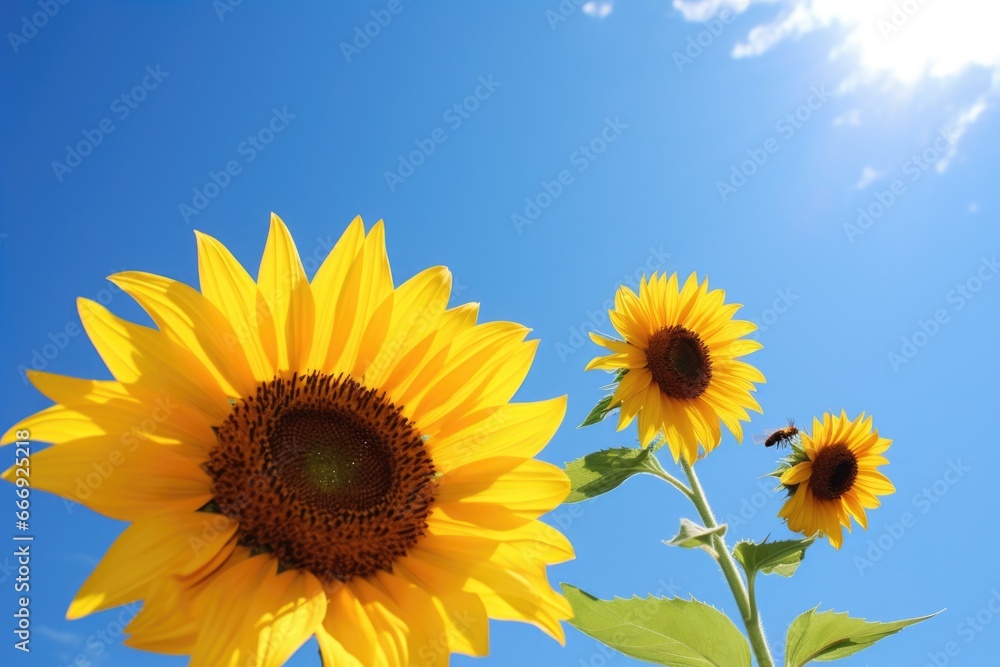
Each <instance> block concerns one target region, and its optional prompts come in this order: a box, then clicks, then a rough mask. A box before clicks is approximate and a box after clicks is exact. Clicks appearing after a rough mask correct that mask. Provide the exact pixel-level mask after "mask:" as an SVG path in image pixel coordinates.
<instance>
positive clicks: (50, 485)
mask: <svg viewBox="0 0 1000 667" xmlns="http://www.w3.org/2000/svg"><path fill="white" fill-rule="evenodd" d="M197 240H198V268H199V274H200V282H201V290H200V292H199V291H198V290H195V289H193V288H191V287H188V286H187V285H185V284H182V283H179V282H175V281H173V280H170V279H167V278H162V277H159V276H155V275H151V274H146V273H139V272H126V273H120V274H116V275H114V276H112V277H111V280H112V281H113V282H114V283H115V284H116V285H118V286H119V287H121V289H122V290H124V291H125V292H126V293H128V294H129V295H131V296H132V297H133V298H135V300H136V301H137V302H138V303H139V304H140V305H141V306H142V307H143V308H144V309H145V310H146V311H147V312H148V313H149V315H150V316H151V318H152V320H153V321H154V322H155V324H156V328H155V329H154V328H147V327H144V326H139V325H137V324H133V323H131V322H127V321H124V320H121V319H119V318H117V317H116V316H114V315H112V314H111V313H110V312H109V311H108V310H106V309H105V308H103V307H102V306H100V305H98V304H96V303H94V302H91V301H87V300H80V302H79V308H80V315H81V318H82V320H83V323H84V327H85V328H86V331H87V333H88V335H89V337H90V339H91V341H93V344H94V346H95V347H96V348H97V351H98V352H99V353H100V355H101V357H102V358H103V360H104V362H105V363H106V364H107V366H108V369H109V370H110V371H111V373H112V375H113V376H114V378H115V379H114V380H113V381H103V380H84V379H75V378H69V377H63V376H59V375H53V374H49V373H32V374H31V379H32V382H33V383H34V384H35V386H36V387H37V388H38V389H39V390H40V391H41V392H42V393H43V394H45V395H46V396H48V397H49V398H51V399H52V400H53V401H54V402H55V403H56V404H55V405H54V406H52V407H50V408H48V409H46V410H43V411H41V412H39V413H37V414H35V415H33V416H31V417H28V418H27V419H25V420H24V421H22V422H21V423H19V424H18V425H17V426H16V427H15V429H11V431H10V432H8V433H7V434H6V435H5V436H4V439H3V442H4V443H8V442H11V441H12V440H14V439H15V433H16V432H17V430H20V429H26V430H28V431H30V438H31V439H32V440H37V441H42V442H51V443H54V445H53V446H52V447H49V448H48V449H44V450H41V451H39V452H38V453H36V454H34V455H33V456H32V463H31V474H32V476H31V481H32V485H33V486H34V487H36V488H39V489H42V490H45V491H49V492H52V493H56V494H59V495H61V496H63V497H66V498H69V499H72V500H76V501H78V502H81V503H83V504H85V505H87V506H89V507H90V508H92V509H94V510H96V511H97V512H100V513H102V514H105V515H107V516H109V517H112V518H116V519H120V520H124V521H127V522H129V525H128V527H126V529H125V530H124V532H123V533H122V534H121V536H120V537H119V538H118V539H117V540H116V541H115V542H114V544H113V545H112V546H111V547H110V549H109V550H108V552H107V553H106V554H105V556H104V558H103V559H102V561H101V562H100V564H98V566H97V567H96V569H95V570H94V572H93V573H92V574H91V575H90V577H89V578H88V579H87V580H86V582H85V583H84V584H83V586H82V588H81V589H80V591H79V593H77V595H76V597H75V599H74V600H73V601H72V604H71V605H70V607H69V611H68V614H67V615H68V617H70V618H78V617H81V616H85V615H87V614H91V613H94V612H97V611H100V610H103V609H107V608H109V607H115V606H118V605H122V604H126V603H129V602H132V601H136V600H143V601H144V605H143V607H142V610H141V611H140V613H139V614H138V615H137V616H136V617H135V618H134V619H133V620H132V622H131V623H130V624H129V626H128V627H127V628H126V630H127V632H128V634H129V637H128V638H127V639H126V643H127V644H128V645H130V646H133V647H136V648H141V649H146V650H150V651H155V652H162V653H170V654H182V655H183V654H190V655H191V663H190V664H191V665H192V666H195V667H218V666H219V665H228V666H230V667H235V666H236V665H240V667H244V666H246V665H253V666H257V667H265V666H272V665H280V664H282V663H284V662H285V661H286V660H287V659H288V658H289V657H290V656H291V655H292V654H293V653H294V652H295V651H296V650H297V649H298V648H299V647H300V646H301V645H302V644H303V643H304V642H306V641H307V640H309V639H310V638H311V637H313V636H315V637H316V638H317V641H318V643H319V647H320V651H321V653H322V657H323V661H324V664H326V665H331V666H332V665H336V666H337V667H367V666H369V665H383V666H385V667H403V666H409V665H435V666H436V665H447V664H448V662H449V656H450V654H451V653H453V652H457V653H463V654H467V655H474V656H480V655H485V654H486V653H487V652H488V636H487V625H488V619H489V618H495V619H504V620H515V621H524V622H528V623H532V624H534V625H536V626H537V627H539V628H541V629H542V630H543V631H545V632H546V633H548V634H549V635H551V636H552V637H554V638H556V639H557V640H559V641H560V642H561V641H564V635H563V629H562V626H561V621H563V620H565V619H567V618H569V617H570V615H571V610H570V607H569V605H568V603H567V602H566V601H565V599H564V598H562V596H560V595H558V594H557V593H556V592H555V591H553V590H552V588H551V587H550V586H549V583H548V580H547V577H546V567H547V565H550V564H554V563H559V562H563V561H566V560H568V559H570V558H572V557H573V550H572V547H571V545H570V544H569V543H568V542H567V540H566V539H565V538H564V537H563V536H562V534H560V533H559V532H558V531H556V530H555V529H553V528H551V527H550V526H548V525H547V524H545V523H542V522H541V521H539V517H540V516H541V515H542V514H544V513H546V512H548V511H549V510H551V509H553V508H554V507H556V506H557V505H558V504H559V503H560V502H561V501H562V500H563V498H564V497H565V496H566V494H567V493H568V491H569V482H568V480H567V478H566V476H565V474H564V473H563V472H562V471H561V470H560V469H559V468H557V467H555V466H552V465H549V464H547V463H543V462H540V461H537V460H535V459H534V458H533V457H534V456H535V455H536V454H537V453H538V452H539V451H540V450H541V449H542V448H543V447H544V446H545V445H546V444H547V443H548V441H549V439H550V438H551V437H552V435H553V434H554V433H555V431H556V429H557V428H558V426H559V424H560V423H561V421H562V417H563V414H564V412H565V407H566V404H565V398H564V397H563V398H556V399H552V400H547V401H541V402H535V403H512V402H510V399H511V397H512V396H513V394H514V392H515V391H516V390H517V388H518V387H519V386H520V385H521V382H522V381H523V379H524V377H525V375H526V373H527V372H528V369H529V367H530V365H531V362H532V359H533V358H534V354H535V350H536V347H537V341H525V338H526V336H527V334H528V329H526V328H524V327H522V326H520V325H518V324H514V323H509V322H488V323H482V324H477V323H476V318H477V313H478V306H477V305H476V304H466V305H464V306H459V307H457V308H451V309H448V308H447V303H448V298H449V295H450V292H451V274H450V273H449V272H448V270H447V269H445V268H443V267H435V268H431V269H427V270H426V271H423V272H421V273H419V274H417V275H416V276H414V277H413V278H411V279H410V280H408V281H406V282H404V283H403V284H402V285H400V286H399V287H395V286H394V285H393V281H392V276H391V273H390V269H389V262H388V259H387V257H386V252H385V240H384V232H383V226H382V223H381V221H380V222H379V223H378V224H376V225H375V226H374V227H373V228H372V229H371V230H370V232H368V234H367V235H366V234H365V230H364V225H363V223H362V221H361V219H360V218H356V219H355V220H354V222H353V223H352V224H351V225H350V226H349V227H348V228H347V230H346V232H345V233H344V235H343V236H342V237H341V239H340V240H339V242H338V243H337V244H336V246H335V247H334V248H333V250H332V251H331V252H330V254H329V256H328V257H327V259H326V260H325V262H324V263H323V264H322V265H321V266H320V268H319V269H318V271H317V272H316V275H315V276H314V277H313V279H312V281H309V280H307V278H306V275H305V273H304V271H303V268H302V263H301V261H300V259H299V255H298V252H297V250H296V248H295V244H294V243H293V241H292V238H291V236H290V235H289V233H288V230H287V229H286V228H285V225H284V224H283V223H282V222H281V220H280V219H279V218H278V217H277V216H272V218H271V228H270V234H269V236H268V239H267V244H266V247H265V250H264V256H263V259H262V261H261V264H260V271H259V274H258V278H257V280H256V281H254V280H253V279H252V278H251V277H250V276H249V275H248V274H247V272H246V271H245V270H244V269H243V267H242V266H240V264H239V263H238V262H237V261H236V260H235V259H234V257H233V256H232V255H231V254H230V253H229V251H228V250H226V248H225V247H223V246H222V244H221V243H219V242H218V241H216V240H215V239H213V238H211V237H209V236H206V235H204V234H198V237H197ZM94 470H99V471H104V473H106V474H104V473H102V474H100V475H97V476H96V477H95V476H94V475H92V473H93V471H94ZM4 477H5V478H6V479H8V480H13V477H14V476H13V470H8V471H7V472H6V473H5V474H4Z"/></svg>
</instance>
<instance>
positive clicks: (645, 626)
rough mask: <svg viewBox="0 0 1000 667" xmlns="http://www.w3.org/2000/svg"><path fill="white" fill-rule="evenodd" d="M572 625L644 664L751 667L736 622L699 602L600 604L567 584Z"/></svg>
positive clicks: (662, 600) (635, 599)
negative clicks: (646, 661)
mask: <svg viewBox="0 0 1000 667" xmlns="http://www.w3.org/2000/svg"><path fill="white" fill-rule="evenodd" d="M562 589H563V595H565V596H566V599H567V600H569V603H570V605H572V607H573V614H574V616H573V618H572V619H570V624H571V625H573V627H575V628H577V629H578V630H580V631H581V632H583V633H584V634H586V635H589V636H591V637H593V638H594V639H596V640H598V641H599V642H602V643H604V644H607V645H608V646H610V647H611V648H613V649H615V650H617V651H621V652H622V653H624V654H625V655H628V656H631V657H633V658H638V659H639V660H648V661H649V662H653V663H656V664H658V665H670V666H671V667H717V666H719V665H725V666H726V667H750V647H749V645H748V644H747V640H746V639H745V638H744V637H743V635H742V634H741V633H740V631H739V630H738V629H737V628H736V626H735V625H733V622H732V621H731V620H729V618H728V617H727V616H726V615H725V614H723V613H722V612H721V611H719V610H718V609H715V608H714V607H710V606H708V605H707V604H705V603H703V602H698V601H697V600H693V599H692V600H681V599H680V598H673V599H668V598H658V597H653V596H649V597H647V598H640V597H633V598H632V599H630V600H626V599H623V598H615V599H613V600H600V599H598V598H595V597H594V596H593V595H590V594H589V593H586V592H584V591H582V590H580V589H579V588H576V587H574V586H570V585H569V584H563V585H562Z"/></svg>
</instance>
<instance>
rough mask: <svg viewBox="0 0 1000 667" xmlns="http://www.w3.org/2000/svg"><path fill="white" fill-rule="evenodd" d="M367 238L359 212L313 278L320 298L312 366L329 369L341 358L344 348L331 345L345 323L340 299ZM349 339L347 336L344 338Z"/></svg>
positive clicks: (311, 357)
mask: <svg viewBox="0 0 1000 667" xmlns="http://www.w3.org/2000/svg"><path fill="white" fill-rule="evenodd" d="M364 239H365V225H364V223H363V222H362V221H361V216H357V217H355V218H354V220H353V221H352V222H351V224H350V225H348V226H347V229H346V230H345V231H344V233H343V234H342V235H341V237H340V239H339V240H338V241H337V243H336V245H334V246H333V250H331V251H330V254H329V255H327V256H326V259H325V260H323V263H322V264H321V265H320V267H319V269H318V270H317V271H316V275H315V276H313V280H312V284H311V285H312V293H313V299H314V300H315V302H316V318H315V329H314V331H315V334H314V336H313V340H314V344H313V346H312V351H311V353H310V355H309V368H314V369H321V370H322V369H326V368H329V366H330V365H331V364H332V360H331V359H330V357H331V356H332V357H334V358H337V357H339V355H340V353H341V351H342V350H341V349H340V348H338V349H335V350H334V349H331V345H330V343H331V341H332V340H333V339H334V337H335V334H334V332H335V331H336V329H337V328H338V327H342V326H344V324H343V323H342V322H340V321H339V320H338V319H337V317H336V314H337V303H338V302H339V301H340V299H341V297H342V293H343V292H344V281H345V280H346V279H347V273H348V271H349V270H350V268H351V266H352V264H353V263H354V258H355V257H357V255H358V252H359V251H360V250H361V246H362V244H363V243H364ZM344 340H346V338H345V339H344Z"/></svg>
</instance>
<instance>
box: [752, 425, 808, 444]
mask: <svg viewBox="0 0 1000 667" xmlns="http://www.w3.org/2000/svg"><path fill="white" fill-rule="evenodd" d="M798 434H799V428H798V427H797V426H796V425H795V420H794V419H789V420H788V426H783V427H781V428H775V429H771V430H770V431H765V432H764V433H758V434H757V435H755V436H753V441H754V444H756V445H764V446H765V447H773V446H774V445H777V446H779V447H780V446H781V445H784V444H787V443H788V442H789V441H791V439H792V438H794V437H795V436H796V435H798Z"/></svg>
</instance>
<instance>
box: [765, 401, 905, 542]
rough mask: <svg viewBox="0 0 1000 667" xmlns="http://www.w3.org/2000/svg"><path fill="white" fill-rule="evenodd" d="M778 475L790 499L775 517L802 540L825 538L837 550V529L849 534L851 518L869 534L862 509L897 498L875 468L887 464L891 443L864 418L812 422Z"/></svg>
mask: <svg viewBox="0 0 1000 667" xmlns="http://www.w3.org/2000/svg"><path fill="white" fill-rule="evenodd" d="M801 438H802V440H801V444H800V445H796V446H794V449H793V452H792V455H791V457H790V458H789V459H788V460H787V461H786V462H785V465H784V470H783V472H781V483H782V484H783V485H784V486H785V487H786V488H787V489H788V491H789V493H790V494H791V495H790V497H789V498H788V500H787V502H785V504H784V506H782V508H781V511H780V512H779V513H778V516H780V517H781V518H783V519H786V520H787V521H788V527H789V528H790V529H791V530H794V531H796V532H799V533H802V534H803V535H806V536H807V537H808V536H812V535H817V534H818V535H825V536H826V538H827V539H828V540H829V541H830V544H832V545H833V546H834V547H835V548H837V549H839V548H840V545H841V544H842V543H843V531H842V530H841V526H843V527H844V528H847V530H848V531H850V530H851V517H854V520H855V521H857V522H858V524H859V525H860V526H861V527H862V528H864V529H865V530H867V529H868V517H867V516H866V515H865V510H866V509H874V508H876V507H878V506H879V505H880V504H881V502H880V501H879V499H878V497H877V496H882V495H887V494H890V493H893V492H895V490H896V488H895V487H894V486H893V485H892V482H890V481H889V478H887V477H886V476H885V475H883V474H882V473H880V472H878V470H877V468H878V466H880V465H885V464H887V463H889V461H888V460H887V459H886V458H885V457H884V456H882V454H884V453H885V451H886V450H887V449H889V445H891V444H892V440H887V439H886V438H882V437H879V434H878V429H875V430H872V418H871V417H870V416H869V417H865V414H864V413H863V412H862V413H861V414H860V415H858V417H857V418H855V419H854V420H850V419H848V418H847V414H846V413H845V412H843V411H841V413H840V416H839V417H838V416H834V415H832V414H830V413H829V412H827V413H826V414H824V415H823V421H822V423H821V422H820V421H819V420H818V419H815V418H814V419H813V427H812V434H806V433H802V434H801Z"/></svg>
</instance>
